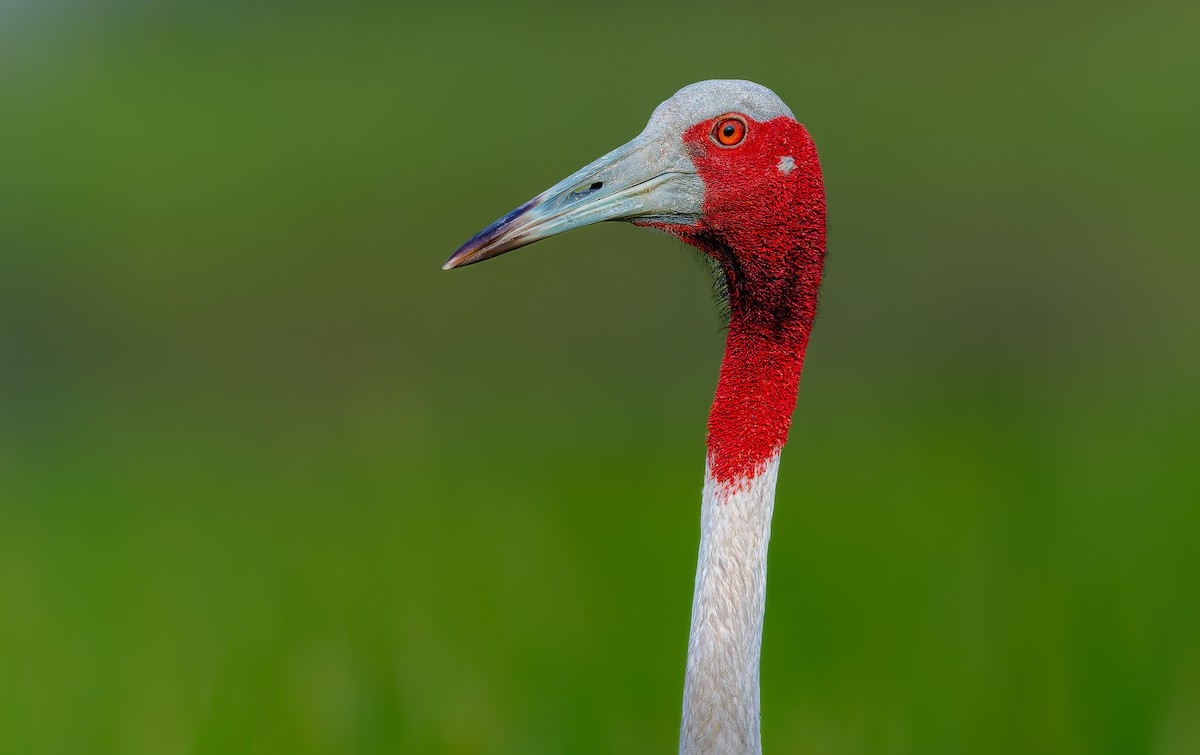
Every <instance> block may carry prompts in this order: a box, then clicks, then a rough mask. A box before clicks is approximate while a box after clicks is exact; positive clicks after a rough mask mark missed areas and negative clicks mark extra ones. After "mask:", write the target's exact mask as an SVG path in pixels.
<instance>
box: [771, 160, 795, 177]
mask: <svg viewBox="0 0 1200 755" xmlns="http://www.w3.org/2000/svg"><path fill="white" fill-rule="evenodd" d="M775 167H776V168H777V169H778V170H779V172H780V173H782V174H783V175H785V176H786V175H787V174H788V173H791V172H792V171H793V170H795V169H796V161H795V160H793V159H792V156H791V155H787V156H785V157H781V158H779V164H778V165H776V166H775Z"/></svg>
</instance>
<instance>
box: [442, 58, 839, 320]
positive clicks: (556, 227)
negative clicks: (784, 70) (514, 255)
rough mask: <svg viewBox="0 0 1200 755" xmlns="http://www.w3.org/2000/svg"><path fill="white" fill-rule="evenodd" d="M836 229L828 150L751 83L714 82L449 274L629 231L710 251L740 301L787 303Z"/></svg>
mask: <svg viewBox="0 0 1200 755" xmlns="http://www.w3.org/2000/svg"><path fill="white" fill-rule="evenodd" d="M824 219H825V198H824V191H823V188H822V184H821V170H820V165H819V163H818V161H817V153H816V148H815V147H814V145H813V143H812V140H811V139H810V138H809V136H808V132H807V131H806V130H805V129H804V127H803V126H802V125H800V124H799V123H798V122H797V121H796V119H795V117H794V116H793V115H792V112H791V111H790V110H789V109H788V107H787V106H786V105H784V104H783V101H782V100H780V99H779V97H778V96H776V95H775V93H774V92H772V91H771V90H769V89H767V88H766V87H763V86H760V85H758V84H755V83H753V82H749V81H739V80H715V81H702V82H699V83H696V84H691V85H690V86H686V87H684V88H683V89H680V90H679V91H678V92H676V93H675V94H674V95H673V96H672V97H671V98H670V99H668V100H667V101H665V102H663V103H662V104H661V105H659V106H658V107H657V108H655V110H654V113H653V114H652V115H651V116H650V121H649V123H648V124H647V125H646V128H645V129H644V130H643V131H642V133H640V134H639V135H638V136H636V137H635V138H634V139H633V140H632V141H630V142H628V143H626V144H624V145H623V146H621V147H618V148H617V149H615V150H613V151H612V152H609V153H608V154H607V155H604V156H603V157H601V158H600V159H598V160H596V161H594V162H592V163H591V164H589V165H586V166H584V167H583V168H581V169H579V170H578V171H576V172H574V173H572V174H571V175H570V176H567V177H566V178H564V179H563V180H562V181H559V182H558V183H557V184H555V185H554V186H551V187H550V188H549V189H547V190H546V191H544V192H542V193H541V194H538V195H537V196H536V197H534V198H533V199H531V200H529V201H528V202H526V203H525V204H523V205H521V206H520V207H518V208H516V209H515V210H513V211H512V212H510V213H508V214H507V215H505V216H504V217H502V218H500V219H499V220H497V221H496V222H494V223H492V224H491V225H489V226H488V227H487V228H484V229H483V230H482V231H480V232H479V233H478V234H476V235H475V236H474V237H473V238H471V240H469V241H468V242H467V243H465V244H463V245H462V247H460V248H459V249H458V251H456V252H455V253H454V254H453V255H451V256H450V259H448V260H447V261H446V264H445V265H444V266H443V268H444V269H446V270H450V269H452V268H456V267H463V266H465V265H470V264H474V263H476V262H482V261H483V260H486V259H490V258H492V257H495V256H497V255H500V254H504V253H505V252H508V251H512V250H513V249H518V248H520V247H522V246H526V245H528V244H532V243H533V242H535V241H539V240H541V239H544V238H548V237H550V236H554V235H557V234H560V233H563V232H564V231H569V230H571V229H574V228H580V227H583V226H586V225H591V224H593V223H598V222H600V221H602V220H623V221H627V222H631V223H634V224H636V225H641V226H650V227H654V228H658V229H661V230H664V231H667V232H668V233H671V234H672V235H675V236H677V237H679V238H680V239H682V240H684V241H686V242H688V243H690V244H693V245H694V246H697V247H699V248H700V249H701V250H703V251H704V252H705V253H707V254H708V255H709V256H710V257H712V258H713V259H714V260H715V261H716V262H718V263H719V264H720V266H721V267H722V269H723V270H724V273H725V277H726V281H725V282H726V284H727V290H728V293H729V294H730V296H731V297H736V296H737V295H738V294H739V292H740V293H741V294H743V295H742V299H743V300H745V299H747V298H751V297H748V296H746V295H745V294H747V293H752V292H753V291H754V290H759V291H763V290H764V289H766V293H767V294H768V298H769V299H776V298H778V296H777V294H774V293H771V291H770V290H769V289H771V288H773V287H772V286H771V285H770V283H771V281H772V280H775V279H778V277H779V276H778V272H779V270H780V269H781V267H782V268H784V269H786V268H788V267H793V265H789V264H787V263H789V262H792V261H793V260H791V259H785V257H790V256H791V255H792V252H789V250H795V249H797V248H803V249H809V248H812V249H816V248H819V250H820V254H821V255H822V256H823V254H824V233H825V223H824ZM817 234H819V238H816V236H815V235H817ZM805 237H811V238H808V242H810V243H804V244H800V245H799V247H798V246H797V244H796V243H795V240H796V239H797V238H800V239H802V240H803V238H805ZM789 239H790V240H789ZM815 263H816V265H817V266H818V267H817V269H818V271H819V265H820V259H817V260H815ZM755 281H757V282H759V283H760V284H761V285H758V286H755V285H753V284H754V282H755Z"/></svg>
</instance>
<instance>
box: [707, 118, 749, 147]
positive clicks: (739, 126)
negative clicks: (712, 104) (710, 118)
mask: <svg viewBox="0 0 1200 755" xmlns="http://www.w3.org/2000/svg"><path fill="white" fill-rule="evenodd" d="M712 138H713V141H714V142H716V143H717V144H720V145H721V146H722V147H736V146H737V145H739V144H741V143H742V139H745V138H746V122H745V121H743V120H742V119H741V118H734V117H730V116H727V117H725V118H721V119H719V120H718V121H717V125H715V126H713V132H712Z"/></svg>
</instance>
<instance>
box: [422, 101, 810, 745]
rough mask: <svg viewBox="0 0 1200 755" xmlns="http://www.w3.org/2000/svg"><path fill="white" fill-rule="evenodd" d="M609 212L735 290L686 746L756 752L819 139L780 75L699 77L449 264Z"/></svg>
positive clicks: (716, 420) (806, 318) (683, 736)
mask: <svg viewBox="0 0 1200 755" xmlns="http://www.w3.org/2000/svg"><path fill="white" fill-rule="evenodd" d="M602 220H624V221H627V222H631V223H633V224H634V225H639V226H648V227H651V228H657V229H660V230H663V231H666V232H667V233H669V234H671V235H673V236H676V237H678V238H679V239H681V240H683V241H685V242H687V243H689V244H691V245H693V246H695V247H698V248H699V249H700V250H701V251H702V252H703V253H704V254H705V255H707V257H709V258H711V261H712V262H713V264H714V267H715V269H716V273H717V279H718V284H719V286H718V288H719V290H720V291H721V295H722V296H724V297H727V306H728V312H729V327H728V332H727V335H726V342H725V356H724V360H723V361H722V363H721V371H720V377H719V378H718V381H717V389H716V397H715V399H714V401H713V405H712V411H711V413H710V414H709V419H708V449H707V459H706V464H705V475H704V488H703V494H702V506H701V512H700V555H699V564H698V566H697V569H696V586H695V593H694V597H693V601H692V620H691V634H690V637H689V639H688V653H687V669H686V674H685V678H684V693H683V724H682V729H681V733H680V745H679V750H680V752H681V753H684V755H699V754H700V753H704V754H705V755H734V754H736V755H747V754H750V753H760V752H761V751H762V745H761V738H760V730H759V657H760V651H761V647H762V626H763V609H764V605H765V597H766V577H767V541H768V539H769V537H770V532H771V513H772V509H773V507H774V501H775V482H776V476H777V473H778V470H779V454H780V450H781V449H782V448H783V445H784V442H785V441H786V440H787V434H788V427H789V425H790V424H791V415H792V411H793V409H794V408H795V405H796V392H797V390H798V389H799V385H800V370H801V367H802V366H803V362H804V351H805V348H806V347H807V345H808V337H809V332H810V331H811V329H812V324H813V316H814V314H815V313H816V307H817V292H818V289H819V287H820V284H821V268H822V264H823V262H824V258H825V190H824V185H823V183H822V179H821V168H820V164H819V163H818V161H817V150H816V147H815V145H814V144H813V141H812V138H811V137H810V136H809V134H808V131H807V130H806V129H805V128H804V126H802V125H801V124H800V123H798V122H797V121H796V118H795V116H793V115H792V112H791V111H790V110H789V109H788V108H787V106H786V105H784V104H783V101H782V100H780V99H779V97H778V96H776V95H775V93H774V92H772V91H771V90H769V89H767V88H765V87H763V86H760V85H758V84H755V83H752V82H749V81H734V80H726V81H702V82H699V83H696V84H692V85H690V86H687V87H684V88H683V89H681V90H679V91H678V92H676V93H675V94H674V95H673V96H672V97H671V98H670V99H668V100H667V101H665V102H663V103H662V104H661V105H659V106H658V107H657V108H656V109H655V110H654V113H653V114H652V115H651V116H650V122H649V123H648V124H647V125H646V128H645V129H644V130H643V131H642V133H641V134H639V135H638V136H637V137H636V138H634V139H633V140H632V141H630V142H629V143H627V144H625V145H624V146H621V147H618V148H617V149H615V150H613V151H612V152H610V153H608V154H607V155H605V156H603V157H601V158H600V159H599V160H596V161H595V162H593V163H591V164H590V165H588V166H586V167H584V168H582V169H580V170H578V171H576V172H575V173H572V174H571V175H570V176H568V177H567V178H565V179H563V180H562V181H560V182H559V183H557V184H555V185H554V186H552V187H550V188H549V189H547V190H546V191H544V192H542V193H541V194H539V195H537V196H536V197H534V198H533V199H531V200H529V201H528V202H526V203H525V204H523V205H521V206H520V207H518V208H516V209H515V210H513V211H512V212H510V213H508V214H507V215H505V216H504V217H502V218H500V219H499V220H497V221H496V222H495V223H492V224H491V225H490V226H488V227H487V228H485V229H483V230H482V231H480V232H479V233H478V234H477V235H476V236H475V237H474V238H472V239H471V240H470V241H468V242H467V243H465V244H463V246H462V247H461V248H459V250H458V251H456V252H455V253H454V254H453V255H451V257H450V259H449V260H447V261H446V264H445V266H444V268H445V269H447V270H449V269H451V268H456V267H462V266H464V265H470V264H473V263H475V262H481V261H483V260H486V259H489V258H491V257H495V256H496V255H499V254H503V253H505V252H508V251H511V250H513V249H517V248H518V247H522V246H525V245H527V244H531V243H533V242H535V241H538V240H540V239H544V238H547V237H549V236H553V235H556V234H559V233H562V232H564V231H569V230H571V229H573V228H579V227H581V226H586V225H590V224H592V223H597V222H599V221H602Z"/></svg>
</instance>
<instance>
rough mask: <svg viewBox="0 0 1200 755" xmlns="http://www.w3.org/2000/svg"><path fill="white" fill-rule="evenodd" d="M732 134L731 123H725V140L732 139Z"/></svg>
mask: <svg viewBox="0 0 1200 755" xmlns="http://www.w3.org/2000/svg"><path fill="white" fill-rule="evenodd" d="M733 132H734V128H733V124H732V123H726V124H725V131H724V133H725V138H726V139H732V138H733Z"/></svg>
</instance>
